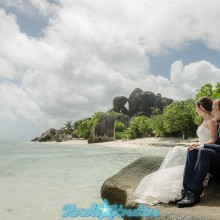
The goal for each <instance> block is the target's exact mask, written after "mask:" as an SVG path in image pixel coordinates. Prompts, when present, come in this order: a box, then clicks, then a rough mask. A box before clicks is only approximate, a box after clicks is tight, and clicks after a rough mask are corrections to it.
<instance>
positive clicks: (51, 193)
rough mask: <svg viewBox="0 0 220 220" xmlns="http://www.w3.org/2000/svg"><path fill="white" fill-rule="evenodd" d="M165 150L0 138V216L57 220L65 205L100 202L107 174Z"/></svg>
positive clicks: (4, 218) (11, 219)
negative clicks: (101, 190)
mask: <svg viewBox="0 0 220 220" xmlns="http://www.w3.org/2000/svg"><path fill="white" fill-rule="evenodd" d="M169 149H170V148H169V147H147V148H144V147H140V148H125V147H123V148H121V147H120V146H118V147H109V146H108V147H104V146H98V145H94V144H93V145H82V144H80V145H70V144H57V143H38V142H36V143H35V142H28V141H21V140H19V141H15V140H0V220H15V219H16V220H57V219H59V220H63V219H65V218H63V217H62V215H63V214H64V212H63V207H64V205H65V204H75V205H76V206H77V208H80V209H82V208H85V209H87V208H90V207H91V205H92V204H94V203H96V204H101V203H102V199H101V196H100V189H101V186H102V184H103V182H104V181H105V180H106V179H107V178H109V177H111V176H112V175H114V174H116V173H117V172H119V171H120V170H121V169H122V168H123V167H125V166H127V165H128V164H130V163H132V162H133V161H135V160H137V159H138V158H140V157H143V156H148V155H154V156H165V155H166V153H167V152H168V150H169ZM66 219H70V218H66ZM72 219H74V218H72ZM75 219H76V220H79V219H97V218H95V217H93V218H92V217H91V218H88V217H87V218H83V217H76V218H75Z"/></svg>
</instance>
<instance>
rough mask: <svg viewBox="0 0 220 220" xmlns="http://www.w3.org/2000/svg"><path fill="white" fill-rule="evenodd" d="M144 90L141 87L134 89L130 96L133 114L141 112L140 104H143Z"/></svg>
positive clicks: (130, 111) (130, 106)
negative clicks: (142, 95)
mask: <svg viewBox="0 0 220 220" xmlns="http://www.w3.org/2000/svg"><path fill="white" fill-rule="evenodd" d="M142 92H143V91H142V90H141V89H139V88H136V89H134V91H133V92H132V93H131V95H130V96H129V102H128V103H129V114H130V115H131V116H133V115H134V114H136V113H137V112H139V106H140V105H141V97H140V95H141V94H142Z"/></svg>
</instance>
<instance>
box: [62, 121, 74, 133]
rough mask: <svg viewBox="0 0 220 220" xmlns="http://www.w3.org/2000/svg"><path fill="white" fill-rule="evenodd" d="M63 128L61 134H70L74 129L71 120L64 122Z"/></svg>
mask: <svg viewBox="0 0 220 220" xmlns="http://www.w3.org/2000/svg"><path fill="white" fill-rule="evenodd" d="M63 130H64V132H63V135H67V134H70V135H71V134H72V133H73V131H74V126H73V124H72V121H67V122H66V123H64V128H63Z"/></svg>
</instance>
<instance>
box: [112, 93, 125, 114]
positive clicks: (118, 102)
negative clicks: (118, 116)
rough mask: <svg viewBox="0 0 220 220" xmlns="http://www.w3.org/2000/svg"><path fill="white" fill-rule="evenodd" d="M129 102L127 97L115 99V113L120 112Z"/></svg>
mask: <svg viewBox="0 0 220 220" xmlns="http://www.w3.org/2000/svg"><path fill="white" fill-rule="evenodd" d="M127 102H128V98H126V97H125V96H117V97H115V98H114V99H113V109H114V111H115V112H120V111H121V110H122V108H123V107H124V105H125V104H126V103H127Z"/></svg>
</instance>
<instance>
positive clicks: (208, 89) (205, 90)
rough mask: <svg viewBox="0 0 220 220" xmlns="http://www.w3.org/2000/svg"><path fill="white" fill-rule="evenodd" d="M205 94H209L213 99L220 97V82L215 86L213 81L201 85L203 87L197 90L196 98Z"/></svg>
mask: <svg viewBox="0 0 220 220" xmlns="http://www.w3.org/2000/svg"><path fill="white" fill-rule="evenodd" d="M203 96H208V97H210V98H212V99H217V98H220V82H217V83H216V84H215V86H213V85H212V84H211V83H206V84H204V85H203V86H201V88H200V89H198V90H197V93H196V95H195V99H196V100H198V99H199V98H201V97H203Z"/></svg>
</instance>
